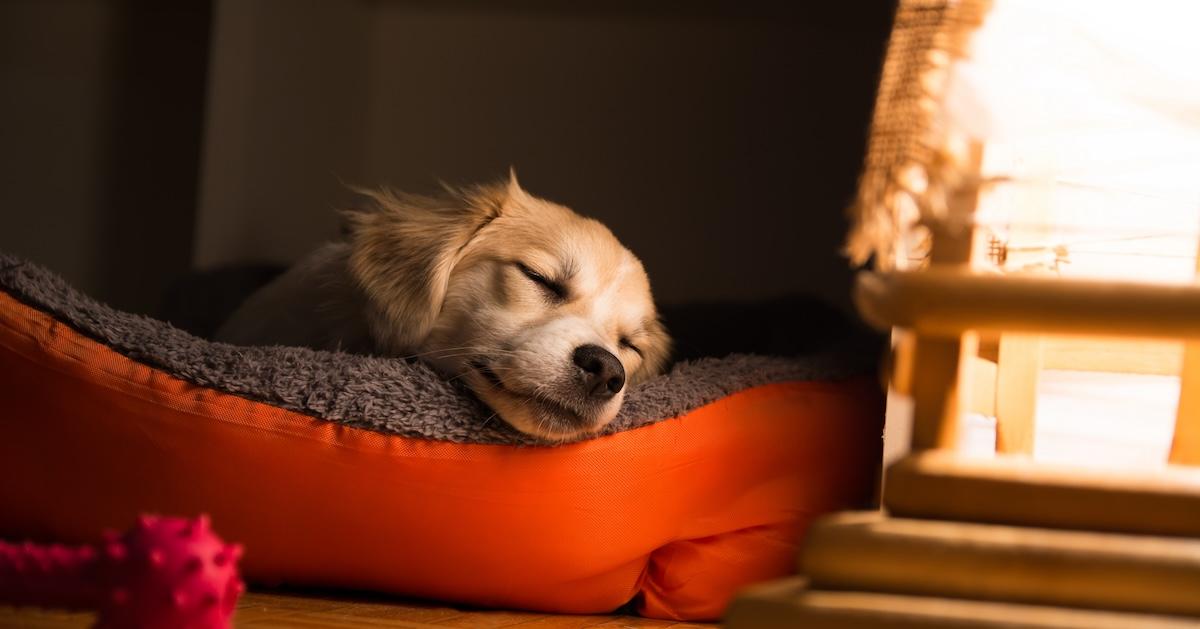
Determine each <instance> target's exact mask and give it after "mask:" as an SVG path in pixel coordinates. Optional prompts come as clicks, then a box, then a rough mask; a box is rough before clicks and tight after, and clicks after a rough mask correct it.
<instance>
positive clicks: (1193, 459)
mask: <svg viewBox="0 0 1200 629" xmlns="http://www.w3.org/2000/svg"><path fill="white" fill-rule="evenodd" d="M1170 461H1171V462H1172V463H1175V464H1179V465H1200V343H1194V342H1193V343H1188V344H1186V345H1185V346H1184V351H1183V367H1182V368H1181V369H1180V374H1179V406H1178V408H1177V409H1176V412H1175V432H1174V435H1173V436H1172V437H1171V454H1170Z"/></svg>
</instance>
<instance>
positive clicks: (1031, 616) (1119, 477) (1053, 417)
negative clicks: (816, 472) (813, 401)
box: [728, 0, 1200, 629]
mask: <svg viewBox="0 0 1200 629" xmlns="http://www.w3.org/2000/svg"><path fill="white" fill-rule="evenodd" d="M1198 24H1200V2H1194V1H1192V0H1146V1H1142V2H1137V3H1132V2H1103V1H1095V0H1052V1H1047V0H991V1H987V0H900V2H899V5H898V9H897V14H896V20H895V23H894V27H893V31H892V35H891V39H890V41H889V44H888V53H887V58H886V59H885V62H884V68H883V73H882V77H881V80H880V85H879V90H878V94H877V100H876V108H875V114H874V117H873V119H872V125H871V137H870V141H869V143H868V150H867V157H866V160H865V165H864V170H863V174H862V177H861V180H860V186H859V191H858V196H857V198H856V200H855V203H854V204H853V207H852V209H851V215H852V219H853V222H854V227H853V229H852V231H851V233H850V236H849V239H848V242H847V252H848V254H849V255H850V257H851V259H852V260H854V261H855V262H857V263H866V262H868V261H871V262H873V266H874V270H872V271H866V272H863V273H861V274H860V276H859V279H858V283H857V285H856V288H855V301H856V304H857V306H858V308H859V311H860V314H862V316H863V318H864V319H866V320H867V321H868V322H870V323H872V324H874V325H876V326H877V327H879V328H881V329H885V330H889V329H890V330H891V331H892V332H893V338H894V343H893V357H892V361H891V364H892V368H891V374H890V376H891V377H890V385H891V389H890V392H889V410H888V430H889V432H890V433H892V434H890V435H889V439H888V441H889V443H888V444H887V445H886V446H885V464H886V466H887V472H886V478H885V483H884V485H883V491H882V502H883V507H884V512H870V511H869V512H862V513H849V514H837V515H834V516H831V517H829V518H827V519H825V520H823V521H821V522H818V523H817V524H815V525H814V526H813V528H812V530H811V531H810V532H809V534H808V538H807V540H806V542H805V548H804V551H803V552H802V554H801V559H800V567H801V571H802V572H803V573H804V575H803V576H802V577H797V578H795V579H790V580H784V581H780V582H777V583H772V584H767V585H764V586H761V587H759V588H755V589H751V590H750V591H748V592H747V594H746V595H745V596H743V597H741V598H739V600H738V601H737V602H736V603H735V605H734V606H733V608H732V609H731V612H730V615H729V620H728V624H729V626H731V627H734V628H735V629H740V628H743V627H773V626H785V625H788V624H789V623H791V624H793V625H796V626H800V625H803V626H813V627H818V626H829V627H852V626H853V627H876V626H940V627H976V626H987V627H994V626H1038V627H1101V626H1112V627H1141V626H1192V625H1193V623H1196V622H1200V602H1197V601H1200V599H1196V597H1195V596H1194V593H1195V592H1196V591H1197V590H1198V589H1200V469H1198V468H1196V467H1192V466H1194V465H1198V464H1200V282H1197V280H1196V275H1197V270H1198V269H1200V266H1198V259H1197V249H1198V244H1200V37H1197V36H1196V35H1195V33H1194V31H1195V29H1196V27H1197V25H1198ZM1155 413H1157V417H1151V416H1150V415H1154V414H1155ZM989 422H994V439H991V440H986V444H985V446H986V447H980V445H979V444H980V443H981V440H980V439H977V438H975V437H977V436H978V433H980V432H981V431H983V432H987V431H988V430H990V428H989V426H990V425H992V424H989ZM897 428H900V429H901V430H899V431H897ZM1105 431H1108V435H1107V437H1106V438H1097V436H1098V435H1101V434H1102V433H1104V432H1105ZM897 446H898V447H897Z"/></svg>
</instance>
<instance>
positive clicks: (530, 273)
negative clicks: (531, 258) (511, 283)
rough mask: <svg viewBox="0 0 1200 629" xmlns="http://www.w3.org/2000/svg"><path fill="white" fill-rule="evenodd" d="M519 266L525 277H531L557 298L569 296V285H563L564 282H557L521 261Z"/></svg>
mask: <svg viewBox="0 0 1200 629" xmlns="http://www.w3.org/2000/svg"><path fill="white" fill-rule="evenodd" d="M517 268H518V269H520V270H521V273H522V274H524V275H525V277H527V278H529V281H531V282H533V283H534V284H537V285H538V286H541V287H542V289H544V290H545V291H547V292H549V293H550V294H551V295H553V296H554V298H555V299H558V300H563V299H566V298H567V287H566V286H563V285H562V283H560V282H556V281H554V280H552V279H550V278H548V277H546V276H545V275H542V274H541V273H538V272H537V271H534V270H533V269H531V268H529V267H527V266H525V265H524V264H522V263H520V262H518V263H517Z"/></svg>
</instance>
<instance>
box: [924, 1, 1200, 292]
mask: <svg viewBox="0 0 1200 629" xmlns="http://www.w3.org/2000/svg"><path fill="white" fill-rule="evenodd" d="M1196 24H1200V2H1195V1H1193V0H1152V1H1148V2H1137V3H1124V2H1096V1H1094V0H1054V1H1053V2H1046V1H1044V0H999V1H997V2H996V3H995V6H994V7H993V9H992V11H991V13H990V14H989V15H988V18H987V21H986V22H985V23H984V25H983V27H982V29H980V31H978V32H977V33H976V34H975V36H974V37H973V39H972V43H971V48H970V54H969V57H968V58H967V59H965V60H963V61H961V62H959V63H956V64H955V65H954V66H953V68H952V69H951V72H950V75H949V83H948V86H949V87H948V92H947V98H946V102H945V106H946V114H947V116H948V118H949V121H950V125H951V127H952V128H955V129H958V130H960V131H961V132H963V133H965V134H966V135H968V136H972V137H977V138H980V139H982V140H983V141H984V143H985V153H984V164H983V174H984V175H985V176H988V177H997V178H1004V179H1006V181H1002V182H1000V183H997V184H996V185H994V186H993V187H991V188H990V189H989V190H986V191H985V193H984V194H983V196H982V198H981V204H980V208H979V213H978V214H977V219H978V221H979V223H981V224H982V225H984V226H986V227H987V229H988V230H989V231H991V232H993V233H994V234H995V235H996V237H997V239H998V240H1000V241H1001V242H1003V243H1004V244H1005V245H1006V249H1007V252H1008V253H1009V254H1010V255H1008V256H1007V259H1006V261H1005V263H1004V264H1003V268H1005V270H1010V271H1015V270H1020V269H1022V268H1025V267H1028V266H1034V267H1048V268H1049V269H1050V270H1052V271H1053V272H1055V273H1059V274H1061V275H1063V276H1065V277H1120V278H1127V279H1144V280H1168V281H1191V280H1192V278H1193V277H1194V275H1195V266H1196V265H1195V257H1196V249H1197V243H1198V242H1200V38H1197V37H1196V36H1195V33H1194V29H1195V25H1196Z"/></svg>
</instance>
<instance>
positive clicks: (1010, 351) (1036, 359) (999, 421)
mask: <svg viewBox="0 0 1200 629" xmlns="http://www.w3.org/2000/svg"><path fill="white" fill-rule="evenodd" d="M1041 366H1042V339H1041V337H1039V336H1034V335H1026V334H1003V335H1001V336H1000V356H999V359H998V361H997V370H996V451H997V452H1003V453H1006V454H1033V435H1034V420H1035V413H1036V409H1037V381H1038V372H1039V371H1041Z"/></svg>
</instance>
